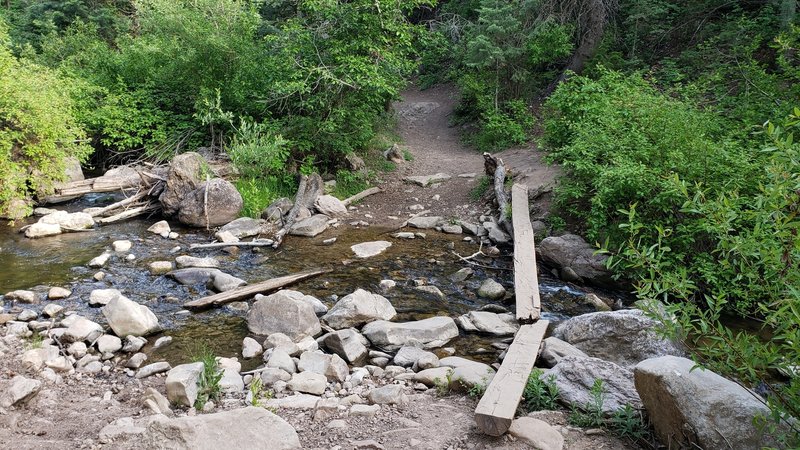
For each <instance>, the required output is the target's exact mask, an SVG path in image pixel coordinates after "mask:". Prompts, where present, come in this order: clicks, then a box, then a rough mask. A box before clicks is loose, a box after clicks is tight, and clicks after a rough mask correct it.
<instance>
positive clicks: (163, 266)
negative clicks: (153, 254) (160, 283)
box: [147, 261, 172, 275]
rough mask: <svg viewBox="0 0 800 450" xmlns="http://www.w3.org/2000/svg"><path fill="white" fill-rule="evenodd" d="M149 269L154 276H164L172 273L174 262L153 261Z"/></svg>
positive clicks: (148, 266)
mask: <svg viewBox="0 0 800 450" xmlns="http://www.w3.org/2000/svg"><path fill="white" fill-rule="evenodd" d="M147 268H148V270H150V273H151V274H153V275H164V274H167V273H169V272H170V271H172V261H153V262H151V263H150V264H148V265H147Z"/></svg>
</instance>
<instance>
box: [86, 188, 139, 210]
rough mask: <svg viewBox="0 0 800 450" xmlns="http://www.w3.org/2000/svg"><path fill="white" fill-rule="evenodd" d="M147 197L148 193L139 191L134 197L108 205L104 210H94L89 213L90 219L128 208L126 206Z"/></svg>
mask: <svg viewBox="0 0 800 450" xmlns="http://www.w3.org/2000/svg"><path fill="white" fill-rule="evenodd" d="M147 195H148V192H147V191H146V190H141V191H139V193H137V194H136V195H132V196H130V197H128V198H126V199H125V200H121V201H118V202H117V203H114V204H111V205H108V206H106V207H104V208H100V209H96V210H94V211H92V212H91V213H90V215H91V216H92V217H99V216H103V215H106V214H108V213H109V212H111V211H114V210H117V209H120V208H123V207H125V206H128V205H130V204H132V203H136V202H138V201H139V200H141V199H143V198H145V197H147Z"/></svg>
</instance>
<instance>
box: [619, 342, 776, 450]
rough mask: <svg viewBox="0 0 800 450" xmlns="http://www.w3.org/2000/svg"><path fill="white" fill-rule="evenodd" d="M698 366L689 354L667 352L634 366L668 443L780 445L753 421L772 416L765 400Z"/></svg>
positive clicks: (741, 446) (738, 446)
mask: <svg viewBox="0 0 800 450" xmlns="http://www.w3.org/2000/svg"><path fill="white" fill-rule="evenodd" d="M694 367H695V363H694V362H693V361H691V360H689V359H686V358H680V357H676V356H662V357H658V358H652V359H647V360H644V361H642V362H640V363H639V364H637V365H636V368H635V369H634V375H635V382H636V391H637V392H638V393H639V396H640V397H641V399H642V402H643V403H644V406H645V408H647V412H648V415H649V418H650V421H651V423H652V424H653V427H654V428H655V431H656V435H657V436H658V437H659V439H660V440H661V442H662V443H664V444H665V445H667V446H670V447H674V448H705V449H727V448H736V449H759V448H763V447H780V445H779V444H778V443H777V442H776V441H775V440H774V438H773V437H771V436H768V435H766V434H765V433H763V432H762V431H761V430H759V429H758V427H757V426H756V425H754V423H753V418H754V417H756V416H763V417H769V416H770V411H769V408H767V407H766V406H765V405H764V403H763V401H761V400H759V399H758V398H756V397H755V396H754V394H753V393H752V392H750V391H748V390H747V389H745V388H743V387H742V386H739V385H738V384H736V383H734V382H732V381H730V380H727V379H725V378H723V377H721V376H719V375H717V374H716V373H714V372H712V371H710V370H704V369H700V368H698V369H693V368H694ZM784 431H786V430H784Z"/></svg>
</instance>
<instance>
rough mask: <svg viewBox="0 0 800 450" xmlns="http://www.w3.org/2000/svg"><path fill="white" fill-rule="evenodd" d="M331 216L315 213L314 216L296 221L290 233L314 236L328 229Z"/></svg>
mask: <svg viewBox="0 0 800 450" xmlns="http://www.w3.org/2000/svg"><path fill="white" fill-rule="evenodd" d="M329 220H330V217H328V216H326V215H325V214H314V215H313V216H311V217H309V218H307V219H303V220H301V221H299V222H295V224H294V225H293V226H292V229H291V230H290V231H289V234H291V235H294V236H306V237H314V236H316V235H318V234H320V233H322V232H323V231H325V230H327V229H328V221H329Z"/></svg>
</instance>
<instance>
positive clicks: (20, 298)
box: [5, 290, 37, 303]
mask: <svg viewBox="0 0 800 450" xmlns="http://www.w3.org/2000/svg"><path fill="white" fill-rule="evenodd" d="M5 299H6V300H10V301H12V302H19V303H36V302H37V297H36V294H35V293H34V292H33V291H26V290H16V291H11V292H9V293H7V294H6V295H5Z"/></svg>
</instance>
